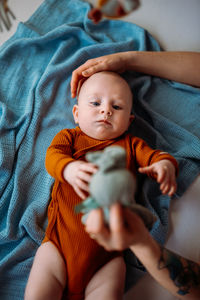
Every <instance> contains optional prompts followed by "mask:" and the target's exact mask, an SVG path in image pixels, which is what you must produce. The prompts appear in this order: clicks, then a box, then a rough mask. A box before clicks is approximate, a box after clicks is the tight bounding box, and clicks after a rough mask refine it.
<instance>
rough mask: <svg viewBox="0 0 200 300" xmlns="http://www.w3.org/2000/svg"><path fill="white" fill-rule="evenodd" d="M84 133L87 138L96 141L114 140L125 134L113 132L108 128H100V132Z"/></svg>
mask: <svg viewBox="0 0 200 300" xmlns="http://www.w3.org/2000/svg"><path fill="white" fill-rule="evenodd" d="M82 131H83V130H82ZM83 132H84V133H85V134H86V135H87V136H89V137H91V138H93V139H95V140H100V141H104V140H113V139H115V138H117V137H119V136H120V135H122V134H123V133H116V132H112V131H110V130H108V129H106V128H102V129H100V128H98V130H96V131H93V132H88V131H83Z"/></svg>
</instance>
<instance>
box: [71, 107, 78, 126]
mask: <svg viewBox="0 0 200 300" xmlns="http://www.w3.org/2000/svg"><path fill="white" fill-rule="evenodd" d="M72 113H73V116H74V122H75V123H76V124H77V123H78V105H77V104H75V105H74V106H73V109H72Z"/></svg>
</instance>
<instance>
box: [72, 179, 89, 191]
mask: <svg viewBox="0 0 200 300" xmlns="http://www.w3.org/2000/svg"><path fill="white" fill-rule="evenodd" d="M75 184H76V186H77V187H78V188H79V189H80V190H82V191H85V192H87V193H89V186H88V184H87V183H86V182H84V181H83V180H81V179H79V178H77V179H76V183H75Z"/></svg>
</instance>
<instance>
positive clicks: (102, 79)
mask: <svg viewBox="0 0 200 300" xmlns="http://www.w3.org/2000/svg"><path fill="white" fill-rule="evenodd" d="M109 83H117V85H118V86H117V87H118V88H119V89H124V88H125V89H128V90H130V87H129V85H128V83H127V82H126V80H125V79H124V78H122V77H121V76H120V75H119V74H117V73H114V72H110V71H102V72H98V73H95V74H93V75H91V76H90V77H89V78H87V79H84V80H83V82H82V83H81V85H80V89H79V92H80V91H81V90H82V89H85V88H87V87H93V88H94V89H95V88H99V87H100V88H103V86H102V85H107V84H109ZM99 84H100V86H99ZM111 87H112V85H111ZM130 91H131V90H130Z"/></svg>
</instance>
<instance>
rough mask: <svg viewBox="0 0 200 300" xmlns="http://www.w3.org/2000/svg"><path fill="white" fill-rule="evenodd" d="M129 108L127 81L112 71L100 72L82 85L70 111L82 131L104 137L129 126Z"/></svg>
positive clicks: (112, 137)
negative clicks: (76, 100) (76, 102)
mask: <svg viewBox="0 0 200 300" xmlns="http://www.w3.org/2000/svg"><path fill="white" fill-rule="evenodd" d="M131 108H132V93H131V91H130V88H129V86H128V84H127V83H126V81H125V80H123V79H122V78H121V77H120V76H119V75H117V74H115V73H112V72H99V73H96V74H94V75H92V76H91V77H90V78H89V79H87V80H86V81H85V82H84V84H83V85H82V87H81V90H80V93H79V99H78V105H75V106H74V108H73V114H74V119H75V122H76V123H78V124H79V126H80V128H81V130H82V131H83V132H84V133H85V134H87V135H88V136H90V137H92V138H95V139H98V140H107V139H114V138H116V137H118V136H120V135H122V134H123V133H124V132H125V131H126V130H127V129H128V127H129V125H130V122H131V120H132V118H133V116H132V115H131Z"/></svg>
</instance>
